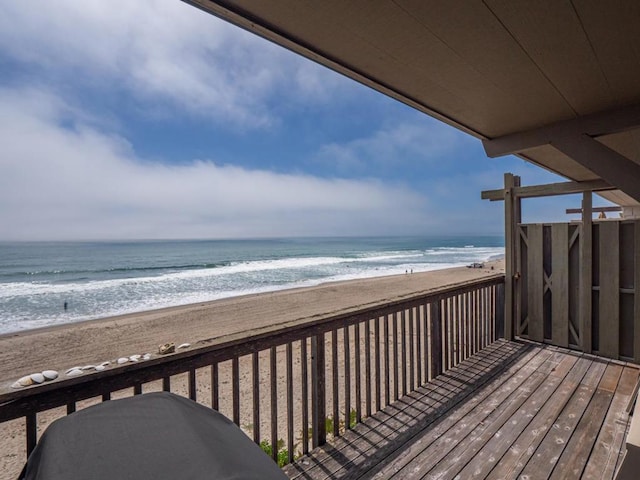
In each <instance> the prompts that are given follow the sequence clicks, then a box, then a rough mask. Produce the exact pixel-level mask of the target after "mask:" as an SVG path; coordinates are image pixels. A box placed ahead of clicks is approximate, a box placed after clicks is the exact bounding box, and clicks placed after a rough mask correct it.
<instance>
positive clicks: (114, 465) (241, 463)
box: [21, 392, 287, 480]
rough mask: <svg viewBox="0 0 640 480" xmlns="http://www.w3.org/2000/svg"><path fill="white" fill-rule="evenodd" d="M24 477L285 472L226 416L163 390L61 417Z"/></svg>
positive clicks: (224, 478) (158, 479)
mask: <svg viewBox="0 0 640 480" xmlns="http://www.w3.org/2000/svg"><path fill="white" fill-rule="evenodd" d="M23 475H24V477H23V478H26V479H28V480H35V479H39V480H44V479H46V480H58V479H60V480H72V479H83V480H84V479H87V480H89V479H92V480H101V479H109V480H114V479H132V480H133V479H136V480H144V479H149V480H151V479H153V480H163V479H167V480H169V479H171V480H177V479H180V480H182V479H219V480H230V479H256V480H258V479H260V480H271V479H274V480H283V479H286V478H287V477H286V476H285V475H284V473H283V472H282V471H281V470H280V469H279V468H278V466H277V465H276V464H275V463H274V462H273V460H271V459H270V458H269V457H268V456H267V455H266V454H265V453H264V452H263V451H262V450H261V449H260V447H258V446H257V445H256V444H255V443H253V442H252V441H251V440H250V439H249V438H248V437H247V436H246V435H245V434H244V433H243V432H242V431H241V430H240V429H239V428H238V427H237V426H236V425H235V424H234V423H233V422H231V421H230V420H228V419H227V418H226V417H224V416H223V415H221V414H220V413H218V412H216V411H215V410H211V409H210V408H207V407H205V406H203V405H199V404H197V403H195V402H193V401H191V400H189V399H187V398H183V397H180V396H177V395H174V394H172V393H166V392H161V393H148V394H144V395H137V396H134V397H130V398H125V399H122V400H111V401H108V402H104V403H101V404H99V405H95V406H93V407H89V408H86V409H84V410H81V411H78V412H76V413H73V414H71V415H68V416H66V417H64V418H60V419H58V420H56V421H55V422H53V423H52V424H51V425H50V426H49V428H47V430H46V431H45V433H44V434H43V435H42V438H41V439H40V441H39V442H38V445H37V446H36V448H35V449H34V451H33V452H32V454H31V455H30V456H29V459H28V461H27V464H26V465H25V469H24V471H23ZM21 478H22V477H21Z"/></svg>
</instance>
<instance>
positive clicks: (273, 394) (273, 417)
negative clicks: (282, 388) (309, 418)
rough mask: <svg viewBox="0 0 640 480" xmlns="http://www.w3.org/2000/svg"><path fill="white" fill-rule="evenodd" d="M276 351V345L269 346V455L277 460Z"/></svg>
mask: <svg viewBox="0 0 640 480" xmlns="http://www.w3.org/2000/svg"><path fill="white" fill-rule="evenodd" d="M276 361H277V351H276V347H271V358H270V362H269V370H270V379H269V381H270V384H271V457H272V458H273V459H274V460H276V461H277V460H278V387H277V383H278V371H277V369H276V367H277V365H276Z"/></svg>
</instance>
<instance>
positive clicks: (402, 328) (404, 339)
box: [400, 310, 407, 396]
mask: <svg viewBox="0 0 640 480" xmlns="http://www.w3.org/2000/svg"><path fill="white" fill-rule="evenodd" d="M405 320H406V319H405V310H402V311H401V312H400V337H401V339H400V342H401V344H400V349H401V350H402V362H401V364H402V365H401V368H402V395H403V396H404V395H406V394H407V326H406V323H405Z"/></svg>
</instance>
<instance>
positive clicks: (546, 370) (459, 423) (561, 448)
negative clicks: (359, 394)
mask: <svg viewBox="0 0 640 480" xmlns="http://www.w3.org/2000/svg"><path fill="white" fill-rule="evenodd" d="M638 374H639V370H638V367H637V366H636V365H632V364H627V363H624V362H618V361H611V360H608V359H605V358H600V357H595V356H592V355H584V354H581V353H579V352H573V351H570V350H566V349H561V348H557V347H552V346H548V345H541V344H534V343H524V342H519V341H516V342H507V341H504V340H500V341H497V342H495V343H493V344H492V345H490V346H488V347H487V348H485V349H484V350H482V351H481V352H479V353H478V354H476V355H474V356H473V357H471V358H469V359H468V360H466V361H464V362H462V363H461V364H460V365H458V366H457V367H454V368H453V369H451V370H449V371H447V372H445V373H444V374H442V375H440V376H438V377H437V378H436V379H434V380H433V381H432V382H430V383H428V384H426V385H424V386H422V387H421V388H420V389H419V390H418V391H416V392H413V393H412V394H409V395H406V396H404V397H402V398H401V399H399V400H398V401H396V402H394V403H393V404H391V405H389V406H387V407H386V408H384V409H383V410H382V411H380V412H378V413H376V414H374V415H372V416H371V417H370V418H368V419H365V420H364V422H363V423H361V424H359V425H357V426H356V427H355V428H354V429H353V430H349V431H347V432H346V433H345V434H344V436H342V437H340V438H338V439H336V440H335V441H332V442H331V444H327V445H324V446H323V447H320V448H317V449H315V450H313V451H312V452H310V454H309V455H306V456H304V457H301V458H299V459H298V460H297V461H296V462H295V463H294V464H292V465H288V466H287V467H285V469H284V470H285V473H286V474H287V475H288V476H289V477H290V478H291V479H360V478H375V479H389V478H394V479H414V478H415V479H418V478H428V479H432V478H433V479H436V478H438V479H452V478H459V479H471V478H489V479H508V478H525V479H526V478H528V479H547V478H549V479H556V478H558V479H568V478H583V479H596V478H597V479H601V478H607V479H611V478H613V476H614V474H615V471H616V468H617V466H618V465H619V463H620V461H621V458H622V453H621V452H624V439H625V437H626V433H627V429H628V426H629V415H628V414H627V411H626V409H627V404H628V402H629V400H630V398H631V396H632V394H633V391H634V387H635V384H636V382H637V381H638Z"/></svg>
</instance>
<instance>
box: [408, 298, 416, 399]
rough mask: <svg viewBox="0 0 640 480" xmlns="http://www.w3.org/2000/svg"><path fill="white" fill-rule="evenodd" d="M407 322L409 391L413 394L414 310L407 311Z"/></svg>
mask: <svg viewBox="0 0 640 480" xmlns="http://www.w3.org/2000/svg"><path fill="white" fill-rule="evenodd" d="M408 313H409V314H408V315H407V320H408V321H409V391H410V392H413V391H414V390H415V382H414V377H415V358H414V354H415V351H414V350H415V349H414V346H413V341H414V338H413V320H414V308H413V307H411V308H410V309H409V311H408Z"/></svg>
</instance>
